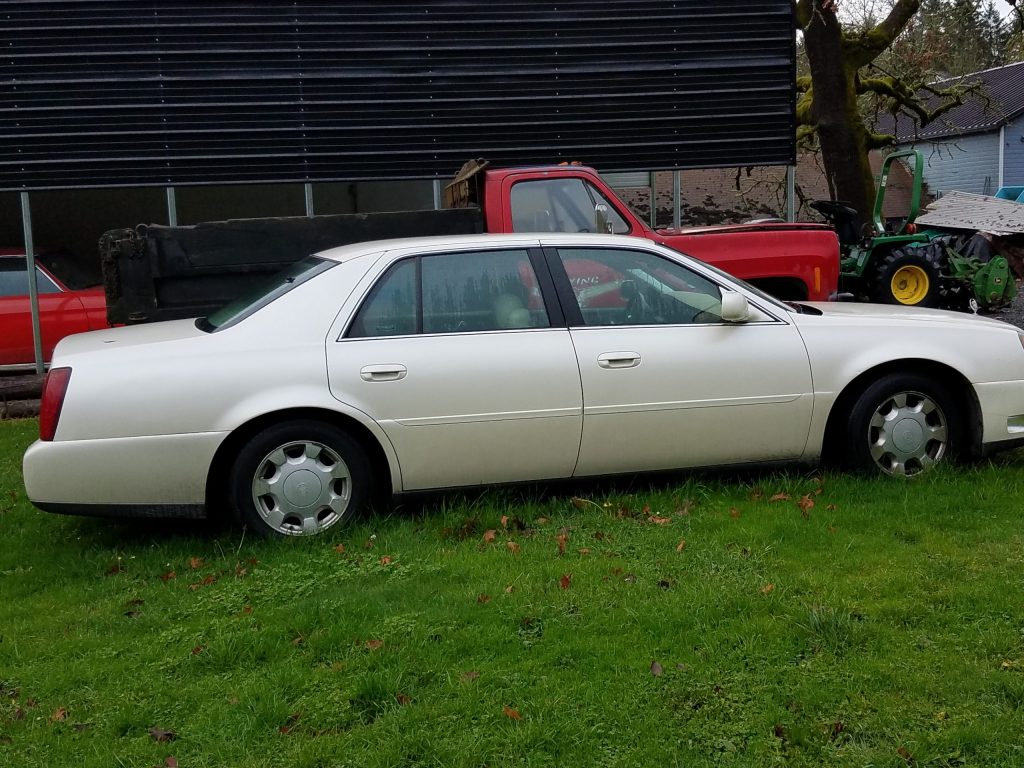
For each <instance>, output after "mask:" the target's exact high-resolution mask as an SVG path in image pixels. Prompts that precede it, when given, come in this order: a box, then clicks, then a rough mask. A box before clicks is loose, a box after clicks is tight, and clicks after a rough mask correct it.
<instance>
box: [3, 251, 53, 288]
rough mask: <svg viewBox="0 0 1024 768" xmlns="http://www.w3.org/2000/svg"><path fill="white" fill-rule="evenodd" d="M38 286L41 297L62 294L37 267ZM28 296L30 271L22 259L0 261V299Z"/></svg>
mask: <svg viewBox="0 0 1024 768" xmlns="http://www.w3.org/2000/svg"><path fill="white" fill-rule="evenodd" d="M36 286H37V287H38V288H39V293H40V295H42V294H44V293H60V288H58V287H57V285H56V283H54V282H53V280H51V279H50V278H49V277H48V276H47V274H46V273H45V272H43V271H42V270H41V269H39V267H36ZM10 296H28V270H26V269H25V262H24V261H22V260H20V259H0V297H10Z"/></svg>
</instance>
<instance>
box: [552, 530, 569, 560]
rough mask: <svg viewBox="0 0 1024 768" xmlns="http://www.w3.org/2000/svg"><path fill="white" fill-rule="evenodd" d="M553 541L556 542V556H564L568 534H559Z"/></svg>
mask: <svg viewBox="0 0 1024 768" xmlns="http://www.w3.org/2000/svg"><path fill="white" fill-rule="evenodd" d="M555 541H557V542H558V555H559V557H561V556H562V555H564V554H565V545H566V543H568V541H569V536H568V534H565V533H560V534H558V536H556V537H555Z"/></svg>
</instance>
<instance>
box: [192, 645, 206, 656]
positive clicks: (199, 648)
mask: <svg viewBox="0 0 1024 768" xmlns="http://www.w3.org/2000/svg"><path fill="white" fill-rule="evenodd" d="M205 650H206V646H205V645H197V646H195V647H194V648H193V649H192V655H193V656H198V655H199V654H200V653H202V652H203V651H205Z"/></svg>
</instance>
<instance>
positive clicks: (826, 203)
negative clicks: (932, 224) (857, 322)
mask: <svg viewBox="0 0 1024 768" xmlns="http://www.w3.org/2000/svg"><path fill="white" fill-rule="evenodd" d="M903 158H909V159H912V160H913V164H914V186H913V190H912V192H911V200H910V210H909V212H908V214H907V217H906V218H905V219H903V220H902V221H900V222H899V223H897V225H895V226H887V225H886V222H885V219H884V217H883V215H882V205H883V203H884V202H885V190H886V184H887V182H888V180H889V171H890V169H891V168H892V164H893V163H894V162H896V161H897V160H901V159H903ZM923 170H924V162H923V159H922V157H921V153H920V152H918V151H917V150H914V149H911V150H904V151H900V152H893V153H892V154H890V155H889V156H887V157H886V158H885V161H884V162H883V163H882V173H881V178H880V179H879V182H878V194H877V195H876V196H875V207H874V211H873V215H872V224H873V231H872V233H871V234H870V235H869V236H867V237H864V236H863V229H864V227H863V224H862V221H861V218H860V215H859V214H858V213H857V211H855V210H854V209H853V208H851V207H850V206H849V205H846V204H844V203H841V202H833V201H831V200H816V201H814V202H812V203H811V207H812V208H814V209H815V210H816V211H818V212H819V213H821V214H822V215H823V216H824V217H825V218H826V219H827V220H828V221H829V223H830V224H831V225H832V226H833V227H834V228H835V230H836V234H837V235H838V236H839V242H840V246H841V249H842V256H841V260H840V289H841V290H842V291H843V292H845V293H849V294H853V295H854V296H856V297H858V298H862V299H866V300H868V301H873V302H877V303H880V304H903V305H906V306H918V307H947V308H951V309H962V310H968V309H969V310H971V311H977V310H978V309H979V308H980V309H994V308H997V307H999V306H1002V305H1004V304H1007V303H1009V302H1010V301H1011V300H1012V299H1013V297H1014V296H1015V295H1016V294H1017V285H1016V281H1015V280H1014V275H1013V273H1012V272H1011V271H1010V265H1009V263H1008V261H1007V260H1006V259H1005V258H1004V257H1003V256H1000V255H998V254H995V253H993V251H992V248H991V244H990V243H989V241H988V239H986V238H985V237H984V236H982V235H980V234H978V233H977V232H974V231H965V230H953V229H945V228H942V229H940V228H919V227H918V225H917V224H916V221H917V216H918V213H919V212H920V209H921V189H922V176H923Z"/></svg>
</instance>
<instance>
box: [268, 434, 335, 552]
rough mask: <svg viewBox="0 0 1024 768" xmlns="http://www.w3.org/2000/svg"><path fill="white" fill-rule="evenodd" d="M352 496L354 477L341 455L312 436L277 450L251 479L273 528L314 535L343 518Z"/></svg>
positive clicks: (296, 533) (290, 533)
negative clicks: (310, 438)
mask: <svg viewBox="0 0 1024 768" xmlns="http://www.w3.org/2000/svg"><path fill="white" fill-rule="evenodd" d="M351 498H352V476H351V474H350V473H349V470H348V466H347V465H346V464H345V462H344V461H342V459H341V456H339V455H338V454H337V453H335V452H334V451H333V450H331V449H330V448H329V447H328V446H326V445H324V444H323V443H318V442H315V441H311V440H304V441H298V442H294V443H287V444H285V445H282V446H280V447H279V448H275V449H274V450H273V451H271V452H270V453H268V454H267V455H266V456H265V457H264V459H263V461H261V462H260V464H259V467H258V468H257V470H256V474H255V475H254V476H253V479H252V500H253V502H254V503H255V504H256V509H257V510H258V511H259V513H260V515H261V516H262V517H263V519H264V520H265V521H266V522H267V525H269V526H270V527H271V528H273V529H274V530H275V531H278V532H279V533H285V534H288V535H291V536H309V535H312V534H315V533H320V531H322V530H324V529H325V528H328V527H329V526H331V525H334V523H336V522H338V521H339V520H340V519H341V518H342V517H343V516H344V514H345V510H346V509H348V504H349V500H350V499H351Z"/></svg>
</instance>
